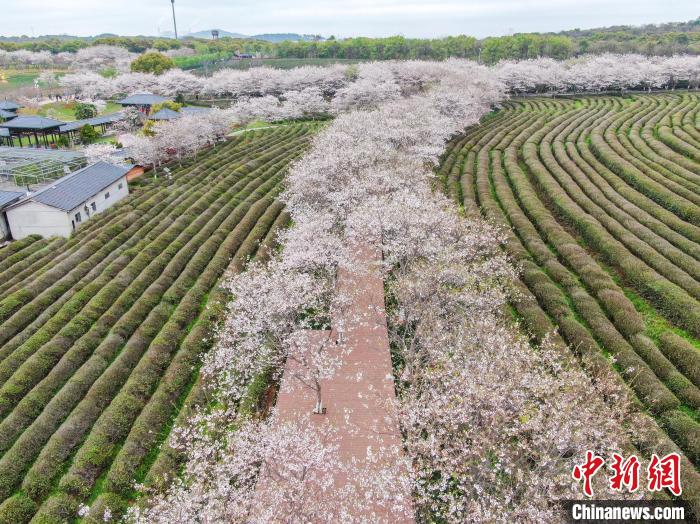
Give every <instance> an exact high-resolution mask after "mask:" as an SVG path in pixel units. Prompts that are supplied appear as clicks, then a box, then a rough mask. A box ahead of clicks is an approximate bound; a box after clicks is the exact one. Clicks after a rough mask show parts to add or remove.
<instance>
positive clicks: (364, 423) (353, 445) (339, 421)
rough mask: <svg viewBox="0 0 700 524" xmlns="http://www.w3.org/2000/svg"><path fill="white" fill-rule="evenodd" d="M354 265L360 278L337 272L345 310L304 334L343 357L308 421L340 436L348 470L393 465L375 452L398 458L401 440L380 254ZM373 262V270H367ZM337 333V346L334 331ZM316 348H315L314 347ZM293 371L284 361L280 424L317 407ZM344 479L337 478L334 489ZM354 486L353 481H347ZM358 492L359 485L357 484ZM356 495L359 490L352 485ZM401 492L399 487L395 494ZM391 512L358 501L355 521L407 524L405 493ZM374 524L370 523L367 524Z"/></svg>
mask: <svg viewBox="0 0 700 524" xmlns="http://www.w3.org/2000/svg"><path fill="white" fill-rule="evenodd" d="M355 255H356V256H357V259H358V262H361V263H364V264H365V265H366V266H367V270H366V271H362V272H357V273H356V272H349V271H343V270H341V271H340V273H339V275H338V293H339V295H340V296H345V297H347V298H348V299H349V301H348V302H347V304H346V307H344V308H342V309H343V310H342V311H341V312H339V313H338V314H337V315H336V317H334V318H333V319H332V324H333V325H332V329H331V331H330V332H329V331H316V332H311V333H309V335H310V338H312V339H313V343H317V344H320V343H324V341H325V342H326V343H329V344H333V345H334V346H336V347H337V348H338V351H340V352H341V353H342V355H343V357H342V363H341V365H340V368H339V370H338V371H337V372H336V373H335V374H334V376H333V378H331V379H330V380H326V381H322V397H323V404H324V406H325V407H326V409H327V412H326V414H325V415H312V418H311V420H312V423H313V424H318V425H319V427H321V425H323V424H330V425H332V426H333V427H334V428H335V429H337V431H338V436H339V445H340V451H339V453H340V459H341V460H342V461H343V462H344V463H346V464H350V463H351V462H352V461H353V460H354V461H358V462H360V463H362V464H363V466H364V467H367V468H368V471H369V473H368V474H369V475H372V473H371V472H372V471H373V470H375V471H376V470H379V469H381V468H385V467H387V466H395V459H393V458H392V456H391V454H390V453H388V452H386V451H385V452H384V453H382V452H381V451H379V449H380V448H393V449H394V450H396V451H398V452H400V450H401V435H400V432H399V428H398V426H397V423H396V419H395V418H394V417H391V416H389V411H388V406H387V404H388V403H389V401H391V400H393V399H394V398H395V392H394V381H393V374H392V364H391V356H390V351H389V338H388V333H387V324H386V313H385V309H384V282H383V280H382V278H381V276H380V274H379V273H378V271H377V270H376V262H377V261H378V260H379V258H378V257H379V255H380V254H379V252H378V251H377V250H376V249H372V248H370V247H369V246H367V245H364V246H360V247H359V248H358V249H356V250H355ZM372 263H375V264H374V265H375V267H374V268H372V267H371V265H372ZM340 326H343V331H344V333H343V335H342V336H341V339H340V343H339V344H337V345H336V340H338V333H339V331H338V328H339V327H340ZM316 347H318V346H316ZM296 365H297V364H296V363H295V362H294V361H292V360H289V361H288V364H287V368H286V369H285V373H284V376H283V379H282V385H281V388H280V394H279V396H278V400H277V408H278V411H279V416H280V419H281V420H287V421H292V420H299V419H300V418H302V417H305V416H306V417H308V415H309V413H311V412H312V411H313V409H314V406H315V403H316V393H315V391H313V390H312V389H310V388H308V387H305V386H303V385H302V384H301V383H300V382H299V380H297V379H295V378H294V377H293V375H294V371H295V369H294V367H295V366H296ZM368 448H371V449H372V450H373V451H375V452H377V451H379V452H378V453H377V455H378V457H379V461H378V462H376V463H372V464H368V463H367V460H366V459H367V451H368ZM347 481H348V479H346V478H344V477H343V475H340V474H338V475H336V485H342V484H343V483H344V482H347ZM350 481H351V482H352V479H351V480H350ZM356 486H357V483H356ZM357 489H360V490H361V489H362V488H361V487H359V486H357ZM397 489H399V488H397ZM392 496H393V497H394V498H395V503H394V508H393V511H392V510H389V509H387V508H384V507H379V506H374V507H367V506H366V505H364V504H363V503H362V502H361V501H360V500H358V505H357V507H356V508H353V512H354V516H355V517H356V518H357V519H358V520H359V519H360V518H362V517H364V518H367V517H369V516H370V515H373V514H374V515H376V517H378V518H377V519H376V521H381V520H386V521H388V522H392V523H402V522H406V523H409V522H413V519H412V518H411V517H409V516H408V515H412V511H411V502H410V493H400V492H393V493H392ZM371 520H373V521H374V520H375V519H371Z"/></svg>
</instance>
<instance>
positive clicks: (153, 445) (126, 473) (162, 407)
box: [92, 195, 280, 515]
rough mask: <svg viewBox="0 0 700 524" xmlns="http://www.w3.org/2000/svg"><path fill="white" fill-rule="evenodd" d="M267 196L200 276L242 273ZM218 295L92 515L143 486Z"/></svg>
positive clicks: (205, 345)
mask: <svg viewBox="0 0 700 524" xmlns="http://www.w3.org/2000/svg"><path fill="white" fill-rule="evenodd" d="M272 196H273V195H270V196H267V197H265V198H263V199H261V200H258V201H257V202H256V203H255V204H253V206H251V208H250V210H249V212H248V213H247V214H246V215H245V217H244V218H243V219H242V220H241V221H240V223H239V224H238V225H237V226H236V228H235V230H234V232H233V233H232V234H231V239H232V241H231V242H229V243H228V245H227V244H226V243H224V244H223V245H222V246H221V247H220V248H219V253H218V255H217V256H218V259H217V261H215V262H213V263H212V264H210V266H209V267H208V268H207V270H206V271H213V272H215V273H216V274H218V275H219V276H221V274H222V273H223V270H224V267H223V265H224V264H228V267H229V270H231V271H240V270H241V269H242V268H243V266H244V265H245V262H246V260H247V259H248V257H250V256H252V255H253V254H254V253H255V250H256V248H257V246H258V244H259V242H260V239H261V238H262V237H263V236H264V235H265V234H266V233H267V232H268V230H269V229H270V227H271V226H272V223H273V222H274V220H275V218H276V216H277V214H278V213H279V211H280V205H279V204H278V205H277V206H274V205H273V199H272ZM245 232H248V235H247V237H246V238H245V240H244V241H243V242H241V241H240V240H241V238H242V237H243V235H244V234H245ZM235 243H238V244H239V245H238V246H236V245H235ZM232 252H235V253H236V254H235V256H234V258H233V260H232V261H230V263H229V260H230V259H229V254H230V253H232ZM215 258H216V257H215ZM219 289H220V288H216V289H215V291H214V296H213V297H210V298H209V301H208V302H207V306H208V309H207V310H206V313H205V317H204V318H200V319H199V321H198V322H197V323H196V324H195V326H194V328H193V329H192V330H191V331H190V332H189V334H188V335H187V336H186V337H185V339H184V340H183V342H182V345H181V346H180V349H179V350H178V352H177V354H176V355H175V357H174V359H173V361H172V363H171V364H170V367H169V368H168V370H167V371H166V372H165V374H164V375H163V378H162V379H161V382H160V385H159V387H158V389H157V390H156V392H155V393H154V395H153V396H152V397H151V399H150V401H149V402H148V404H147V405H146V407H145V408H144V410H143V411H142V412H141V414H140V415H139V417H138V418H137V420H136V422H135V423H134V425H133V427H132V428H131V431H130V432H129V435H128V437H127V439H126V440H125V442H124V444H123V445H122V447H121V448H120V450H119V452H118V453H117V455H116V457H115V458H114V462H113V463H112V465H111V467H110V469H109V472H108V473H107V475H106V477H105V481H104V484H103V488H102V489H103V491H102V493H101V494H100V495H99V496H98V498H97V499H96V500H95V502H94V503H93V506H92V507H93V508H96V514H98V515H99V514H100V513H101V511H100V508H101V507H102V506H105V507H107V506H109V507H111V508H112V511H113V513H114V512H115V509H116V508H122V509H125V508H126V507H127V505H128V501H129V499H130V498H132V496H133V483H134V478H136V480H137V481H139V482H140V481H141V480H143V477H144V476H145V472H146V469H147V468H148V466H149V464H148V462H147V460H146V459H147V457H148V456H149V455H154V454H155V453H157V449H158V444H159V443H160V442H162V441H163V440H164V438H165V436H166V435H167V433H168V430H169V427H170V424H171V423H172V421H173V419H174V416H175V414H176V408H177V406H178V405H179V404H181V399H182V397H183V395H184V393H185V392H186V391H187V388H188V386H189V385H190V384H191V382H192V368H193V367H195V366H196V364H197V362H198V358H199V357H200V356H201V354H202V353H203V352H205V351H206V350H207V349H209V347H211V344H212V342H213V340H212V337H208V336H207V335H208V334H209V333H212V332H213V329H214V327H215V326H216V323H217V322H218V321H219V319H220V318H221V315H222V314H223V311H224V305H225V302H223V301H222V300H221V299H222V298H225V296H226V295H225V293H222V292H220V291H218V290H219ZM212 304H213V305H214V307H213V308H212V307H211V306H212ZM134 472H136V474H134ZM116 501H121V504H118V505H116V506H115V502H116Z"/></svg>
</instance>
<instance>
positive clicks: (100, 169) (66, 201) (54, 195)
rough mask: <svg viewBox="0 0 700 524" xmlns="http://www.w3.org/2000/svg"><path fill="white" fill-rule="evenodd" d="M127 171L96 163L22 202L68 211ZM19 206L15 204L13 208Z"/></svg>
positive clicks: (65, 177) (123, 168) (126, 169)
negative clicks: (38, 203)
mask: <svg viewBox="0 0 700 524" xmlns="http://www.w3.org/2000/svg"><path fill="white" fill-rule="evenodd" d="M128 171H129V168H128V167H122V166H115V165H113V164H108V163H107V162H97V163H96V164H92V165H89V166H87V167H84V168H82V169H79V170H78V171H76V172H75V173H71V174H70V175H67V176H64V177H63V178H61V179H59V180H56V181H55V182H54V183H53V184H51V185H50V186H48V187H46V188H44V189H42V190H41V191H38V192H37V193H34V194H33V195H30V196H29V197H28V198H27V199H26V200H24V201H23V202H27V201H29V200H31V201H34V202H41V203H42V204H46V205H47V206H51V207H55V208H58V209H62V210H64V211H70V210H72V209H75V208H76V207H78V206H79V205H80V204H82V203H83V202H85V201H86V200H89V199H90V198H92V197H94V196H95V195H96V194H97V193H99V192H100V191H102V190H103V189H105V188H106V187H108V186H109V185H110V184H113V183H114V182H116V181H117V180H119V179H120V178H122V177H123V176H124V175H126V173H127V172H128ZM21 204H22V203H17V204H15V206H18V205H21Z"/></svg>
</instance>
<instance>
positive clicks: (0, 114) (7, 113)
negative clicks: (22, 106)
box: [0, 109, 17, 119]
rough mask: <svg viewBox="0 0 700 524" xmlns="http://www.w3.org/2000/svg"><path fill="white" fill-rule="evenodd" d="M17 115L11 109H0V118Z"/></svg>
mask: <svg viewBox="0 0 700 524" xmlns="http://www.w3.org/2000/svg"><path fill="white" fill-rule="evenodd" d="M16 116H17V115H16V114H14V113H13V112H12V111H5V110H4V109H0V118H5V119H10V118H15V117H16Z"/></svg>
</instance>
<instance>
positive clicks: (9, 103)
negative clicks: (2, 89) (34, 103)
mask: <svg viewBox="0 0 700 524" xmlns="http://www.w3.org/2000/svg"><path fill="white" fill-rule="evenodd" d="M20 107H22V106H21V105H19V104H18V103H17V102H15V101H14V100H7V99H5V100H0V109H4V110H5V111H17V110H18V109H19V108H20Z"/></svg>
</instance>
